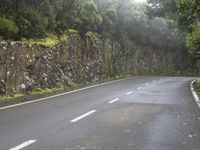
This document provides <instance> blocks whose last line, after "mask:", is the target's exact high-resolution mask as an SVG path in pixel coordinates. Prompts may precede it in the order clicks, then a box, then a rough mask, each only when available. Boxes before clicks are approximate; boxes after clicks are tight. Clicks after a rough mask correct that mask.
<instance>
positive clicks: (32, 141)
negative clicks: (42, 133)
mask: <svg viewBox="0 0 200 150" xmlns="http://www.w3.org/2000/svg"><path fill="white" fill-rule="evenodd" d="M35 142H36V140H29V141H26V142H24V143H22V144H20V145H18V146H16V147H13V148H11V149H9V150H20V149H22V148H24V147H27V146H29V145H31V144H33V143H35Z"/></svg>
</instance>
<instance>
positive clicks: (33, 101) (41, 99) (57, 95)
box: [0, 76, 143, 110]
mask: <svg viewBox="0 0 200 150" xmlns="http://www.w3.org/2000/svg"><path fill="white" fill-rule="evenodd" d="M141 77H143V76H140V77H130V78H126V79H119V80H114V81H109V82H105V83H101V84H96V85H93V86H88V87H84V88H81V89H77V90H73V91H69V92H65V93H61V94H56V95H53V96H49V97H44V98H40V99H36V100H32V101H28V102H23V103H19V104H14V105H9V106H5V107H1V108H0V110H3V109H8V108H13V107H16V106H21V105H26V104H30V103H35V102H39V101H43V100H47V99H51V98H55V97H59V96H63V95H67V94H71V93H75V92H79V91H83V90H87V89H91V88H93V87H98V86H102V85H107V84H110V83H114V82H119V81H124V80H129V79H135V78H141Z"/></svg>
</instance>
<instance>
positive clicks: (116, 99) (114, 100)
mask: <svg viewBox="0 0 200 150" xmlns="http://www.w3.org/2000/svg"><path fill="white" fill-rule="evenodd" d="M118 100H119V98H115V99H113V100H112V101H110V102H108V103H109V104H112V103H114V102H116V101H118Z"/></svg>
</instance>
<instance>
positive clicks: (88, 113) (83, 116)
mask: <svg viewBox="0 0 200 150" xmlns="http://www.w3.org/2000/svg"><path fill="white" fill-rule="evenodd" d="M94 112H96V110H91V111H89V112H87V113H85V114H83V115H81V116H79V117H77V118H75V119H73V120H71V121H70V122H71V123H73V122H77V121H79V120H81V119H83V118H85V117H87V116H89V115H91V114H93V113H94Z"/></svg>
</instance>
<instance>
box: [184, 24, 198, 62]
mask: <svg viewBox="0 0 200 150" xmlns="http://www.w3.org/2000/svg"><path fill="white" fill-rule="evenodd" d="M187 46H188V47H189V49H190V52H191V54H193V56H194V57H196V58H198V59H200V22H198V24H197V25H196V26H195V27H194V28H193V31H192V33H191V34H189V35H188V36H187Z"/></svg>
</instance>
